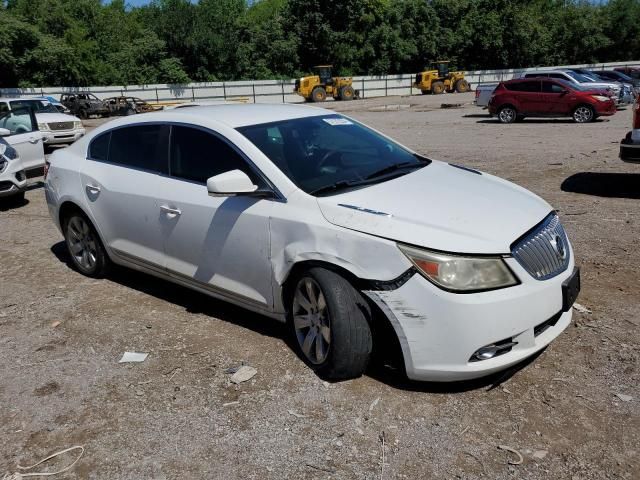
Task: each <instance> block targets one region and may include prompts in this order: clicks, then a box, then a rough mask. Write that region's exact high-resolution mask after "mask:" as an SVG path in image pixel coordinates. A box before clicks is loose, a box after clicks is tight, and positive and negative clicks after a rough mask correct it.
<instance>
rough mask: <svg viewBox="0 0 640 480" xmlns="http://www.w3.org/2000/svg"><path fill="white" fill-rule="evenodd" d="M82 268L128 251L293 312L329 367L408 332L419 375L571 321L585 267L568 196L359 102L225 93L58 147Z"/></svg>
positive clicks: (94, 269) (160, 268)
mask: <svg viewBox="0 0 640 480" xmlns="http://www.w3.org/2000/svg"><path fill="white" fill-rule="evenodd" d="M45 191H46V198H47V202H48V205H49V211H50V214H51V217H52V219H53V221H54V222H55V224H56V225H57V226H58V228H59V229H60V231H61V232H62V234H63V235H64V237H65V239H66V245H67V247H68V250H69V254H70V257H71V259H72V262H73V264H74V266H75V267H76V268H77V269H78V270H79V271H80V272H82V273H83V274H85V275H88V276H92V277H100V276H103V275H104V274H105V273H106V272H107V271H108V268H109V266H110V264H111V263H112V262H113V263H117V264H119V265H124V266H128V267H131V268H135V269H138V270H142V271H144V272H148V273H150V274H152V275H156V276H159V277H162V278H165V279H167V280H169V281H172V282H176V283H179V284H181V285H185V286H187V287H191V288H193V289H195V290H198V291H201V292H204V293H206V294H209V295H211V296H213V297H216V298H219V299H223V300H226V301H229V302H232V303H235V304H237V305H241V306H243V307H245V308H247V309H250V310H253V311H256V312H260V313H262V314H264V315H266V316H269V317H273V318H276V319H278V320H281V321H286V322H288V324H289V325H290V328H291V332H292V335H294V337H295V338H296V339H297V345H298V346H299V351H300V354H301V356H302V357H303V358H304V359H305V360H306V362H307V363H308V364H309V365H310V366H311V367H312V368H314V369H315V370H316V371H317V372H318V373H319V374H320V375H321V376H325V377H330V378H351V377H356V376H359V375H361V374H362V373H363V372H364V371H365V369H366V367H367V364H368V362H369V359H370V357H371V356H372V351H375V350H377V349H379V350H385V349H388V348H390V347H392V346H393V345H397V346H398V348H399V350H400V351H401V353H402V357H403V359H404V367H405V370H406V373H407V375H408V376H409V377H410V378H412V379H418V380H435V381H453V380H463V379H469V378H473V377H479V376H483V375H487V374H490V373H492V372H496V371H499V370H501V369H504V368H506V367H509V366H511V365H514V364H516V363H518V362H520V361H522V360H523V359H525V358H527V357H529V356H531V355H533V354H534V353H536V352H538V351H540V350H541V349H543V348H544V347H545V346H546V345H548V344H549V343H550V342H551V341H552V340H553V339H554V338H556V337H557V336H558V335H559V334H560V333H561V332H562V331H563V330H564V329H565V328H566V327H567V326H568V325H569V323H570V320H571V305H572V304H573V302H574V301H575V298H576V296H577V294H578V291H579V287H580V284H579V280H580V277H579V273H578V272H579V271H578V270H577V269H576V268H574V258H573V252H572V249H571V246H570V243H569V240H568V239H567V236H566V234H565V231H564V229H563V227H562V225H561V224H560V221H559V218H558V216H557V215H556V213H555V212H554V210H553V208H552V207H551V206H550V205H549V204H548V203H546V202H545V201H543V200H542V199H540V198H538V197H537V196H535V195H534V194H532V193H531V192H528V191H527V190H525V189H523V188H520V187H518V186H516V185H513V184H511V183H509V182H507V181H504V180H501V179H499V178H496V177H493V176H491V175H487V174H485V173H481V172H478V171H475V170H471V169H468V168H465V167H461V166H458V165H452V164H448V163H443V162H439V161H436V160H431V159H428V158H426V157H424V156H422V155H420V154H418V153H416V152H413V151H411V150H410V149H408V148H406V147H403V146H402V145H399V144H398V143H396V142H394V141H393V140H391V139H390V138H388V137H386V136H384V135H382V134H380V133H378V132H376V131H375V130H372V129H371V128H368V127H366V126H364V125H363V124H361V123H359V122H357V121H355V120H352V119H350V118H348V117H345V116H342V115H339V114H335V113H333V112H331V111H328V110H323V109H319V108H312V107H305V106H294V105H219V106H212V107H192V108H185V109H177V110H170V111H165V112H158V113H152V114H143V115H137V116H135V117H127V118H123V119H119V120H115V121H112V122H109V123H107V124H105V125H103V126H101V127H100V128H98V129H96V130H95V131H93V132H91V133H90V134H89V135H87V136H86V137H85V138H83V139H81V140H79V141H78V142H76V143H75V144H74V145H72V146H71V147H70V148H68V149H64V150H60V151H57V152H55V153H54V154H53V155H52V157H51V167H50V170H49V174H48V177H47V179H46V190H45Z"/></svg>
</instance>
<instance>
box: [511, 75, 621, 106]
mask: <svg viewBox="0 0 640 480" xmlns="http://www.w3.org/2000/svg"><path fill="white" fill-rule="evenodd" d="M538 77H546V78H552V79H556V80H564V81H565V82H569V83H572V84H575V85H578V86H583V87H586V88H590V89H591V90H601V91H602V92H604V93H605V94H606V95H609V96H610V97H611V98H613V99H614V100H615V101H616V103H618V102H620V100H621V92H622V88H621V86H620V85H619V84H617V83H616V82H594V81H593V79H591V78H589V77H585V76H584V75H582V74H580V73H576V72H574V71H572V70H570V69H563V70H538V71H527V72H524V73H523V74H522V76H521V77H520V78H538Z"/></svg>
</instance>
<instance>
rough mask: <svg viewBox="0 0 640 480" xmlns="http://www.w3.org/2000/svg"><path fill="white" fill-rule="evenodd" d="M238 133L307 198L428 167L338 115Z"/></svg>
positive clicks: (264, 126) (400, 149) (405, 151)
mask: <svg viewBox="0 0 640 480" xmlns="http://www.w3.org/2000/svg"><path fill="white" fill-rule="evenodd" d="M238 131H240V133H242V134H243V135H244V136H245V137H247V138H248V139H249V140H250V141H251V142H252V143H253V144H254V145H255V146H256V147H258V148H259V149H260V150H261V151H262V153H264V154H265V155H266V156H267V157H268V158H269V159H270V160H271V161H272V162H273V163H274V164H275V165H276V166H277V167H278V168H279V169H280V170H282V172H283V173H284V174H285V175H287V176H288V177H289V178H290V179H291V180H292V181H293V183H295V184H296V185H297V186H298V187H300V188H301V189H302V190H304V191H305V192H307V193H310V194H312V195H321V194H324V193H336V192H338V191H341V190H345V189H348V188H355V187H356V186H363V185H371V184H373V183H379V182H382V181H385V180H389V179H390V178H395V177H397V176H400V175H404V174H405V173H409V172H411V171H413V170H414V169H417V168H421V167H423V166H425V165H428V164H429V163H430V160H427V159H424V158H422V157H420V156H417V155H414V154H412V153H411V152H409V151H407V150H406V149H404V148H403V147H401V146H400V145H398V144H396V143H394V142H392V141H391V140H388V139H386V138H384V137H383V136H381V135H379V134H377V133H376V132H374V131H373V130H371V129H369V128H367V127H365V126H364V125H361V124H359V123H357V122H355V121H353V120H350V119H348V118H345V117H343V116H341V115H326V116H320V117H305V118H298V119H294V120H285V121H281V122H274V123H268V124H262V125H251V126H247V127H242V128H238Z"/></svg>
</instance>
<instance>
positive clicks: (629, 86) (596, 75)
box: [569, 68, 635, 105]
mask: <svg viewBox="0 0 640 480" xmlns="http://www.w3.org/2000/svg"><path fill="white" fill-rule="evenodd" d="M569 70H571V71H572V72H575V73H579V74H580V75H583V76H584V77H586V78H587V79H589V80H590V81H591V82H592V83H601V82H612V83H617V84H618V85H619V86H620V94H619V102H618V103H619V104H627V105H628V104H630V103H633V101H634V100H635V90H634V88H633V83H632V82H623V81H620V79H618V78H616V79H608V78H604V77H602V76H601V75H600V72H594V71H592V70H588V69H586V68H572V69H569Z"/></svg>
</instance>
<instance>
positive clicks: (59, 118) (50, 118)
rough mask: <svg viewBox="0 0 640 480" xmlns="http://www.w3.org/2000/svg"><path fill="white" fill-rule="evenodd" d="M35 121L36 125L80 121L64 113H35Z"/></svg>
mask: <svg viewBox="0 0 640 480" xmlns="http://www.w3.org/2000/svg"><path fill="white" fill-rule="evenodd" d="M36 119H37V120H38V123H50V122H78V121H80V119H79V118H78V117H76V116H74V115H67V114H66V113H36Z"/></svg>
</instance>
